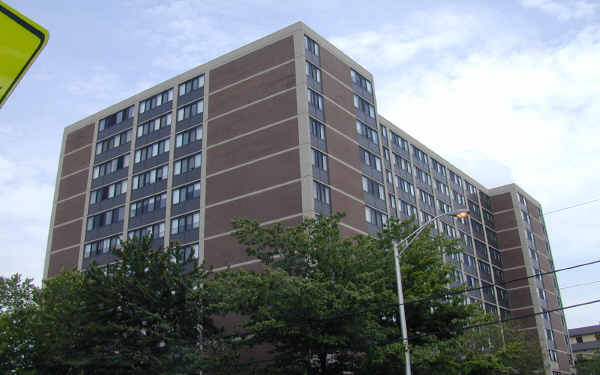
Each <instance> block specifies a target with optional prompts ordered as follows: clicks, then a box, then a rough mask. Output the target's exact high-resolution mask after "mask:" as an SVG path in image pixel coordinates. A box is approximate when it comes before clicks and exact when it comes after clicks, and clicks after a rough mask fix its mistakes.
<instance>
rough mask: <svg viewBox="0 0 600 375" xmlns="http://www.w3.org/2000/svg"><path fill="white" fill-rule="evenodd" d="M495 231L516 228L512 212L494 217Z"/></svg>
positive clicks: (515, 219) (515, 220)
mask: <svg viewBox="0 0 600 375" xmlns="http://www.w3.org/2000/svg"><path fill="white" fill-rule="evenodd" d="M494 223H495V224H496V230H503V229H508V228H514V227H516V226H517V218H516V217H515V212H514V211H505V212H502V213H500V214H495V215H494Z"/></svg>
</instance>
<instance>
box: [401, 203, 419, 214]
mask: <svg viewBox="0 0 600 375" xmlns="http://www.w3.org/2000/svg"><path fill="white" fill-rule="evenodd" d="M400 211H402V213H403V214H404V215H406V216H417V208H416V207H415V206H413V205H412V204H409V203H407V202H405V201H403V200H400Z"/></svg>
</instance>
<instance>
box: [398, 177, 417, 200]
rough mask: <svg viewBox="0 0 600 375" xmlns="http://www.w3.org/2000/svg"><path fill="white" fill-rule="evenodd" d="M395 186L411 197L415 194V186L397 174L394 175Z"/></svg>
mask: <svg viewBox="0 0 600 375" xmlns="http://www.w3.org/2000/svg"><path fill="white" fill-rule="evenodd" d="M396 187H397V188H398V189H400V190H402V191H403V192H405V193H407V194H408V195H410V196H411V197H414V196H415V188H414V187H413V185H412V184H411V183H410V182H408V181H406V180H405V179H403V178H401V177H399V176H396Z"/></svg>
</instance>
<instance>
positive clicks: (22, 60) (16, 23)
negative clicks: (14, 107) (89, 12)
mask: <svg viewBox="0 0 600 375" xmlns="http://www.w3.org/2000/svg"><path fill="white" fill-rule="evenodd" d="M48 36H49V34H48V31H47V30H46V29H44V28H43V27H41V26H40V25H38V24H37V23H35V22H33V21H32V20H30V19H29V18H27V17H25V16H23V15H22V14H21V13H19V12H17V11H16V10H14V9H12V8H11V7H9V6H8V5H6V4H5V3H4V2H3V1H1V0H0V108H1V107H2V106H3V105H4V102H5V101H6V99H7V98H8V96H9V95H10V94H11V93H12V91H13V90H14V89H15V86H16V85H17V84H18V83H19V81H20V80H21V78H22V77H23V75H24V74H25V72H27V69H29V67H30V66H31V64H32V63H33V61H34V60H35V59H36V58H37V56H38V55H39V54H40V52H41V50H42V49H43V48H44V46H45V45H46V43H47V42H48Z"/></svg>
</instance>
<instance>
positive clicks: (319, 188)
mask: <svg viewBox="0 0 600 375" xmlns="http://www.w3.org/2000/svg"><path fill="white" fill-rule="evenodd" d="M313 188H314V191H313V192H314V199H315V200H317V201H319V202H322V203H324V204H328V205H329V204H331V191H330V190H329V187H327V186H325V185H323V184H321V183H318V182H317V181H313Z"/></svg>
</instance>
